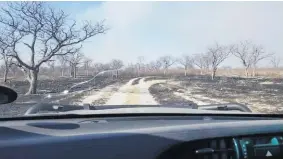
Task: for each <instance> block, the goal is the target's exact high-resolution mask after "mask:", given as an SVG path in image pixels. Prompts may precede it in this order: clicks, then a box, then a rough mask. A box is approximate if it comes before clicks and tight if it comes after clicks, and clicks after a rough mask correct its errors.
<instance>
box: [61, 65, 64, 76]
mask: <svg viewBox="0 0 283 159" xmlns="http://www.w3.org/2000/svg"><path fill="white" fill-rule="evenodd" d="M61 76H62V77H64V68H63V67H62V68H61Z"/></svg>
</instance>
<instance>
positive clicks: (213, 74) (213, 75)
mask: <svg viewBox="0 0 283 159" xmlns="http://www.w3.org/2000/svg"><path fill="white" fill-rule="evenodd" d="M215 74H216V69H215V68H214V69H212V72H211V79H212V80H214V78H215Z"/></svg>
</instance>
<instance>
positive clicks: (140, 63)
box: [137, 56, 144, 76]
mask: <svg viewBox="0 0 283 159" xmlns="http://www.w3.org/2000/svg"><path fill="white" fill-rule="evenodd" d="M143 65H144V57H143V56H139V57H138V60H137V73H138V76H140V72H141V68H142V67H143Z"/></svg>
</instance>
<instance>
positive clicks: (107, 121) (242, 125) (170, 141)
mask: <svg viewBox="0 0 283 159" xmlns="http://www.w3.org/2000/svg"><path fill="white" fill-rule="evenodd" d="M282 137H283V120H282V119H281V118H279V117H276V118H274V117H266V116H247V115H246V116H240V115H239V116H237V115H186V116H178V115H173V116H172V115H171V116H166V115H160V116H126V115H125V116H119V117H114V116H109V117H95V116H94V117H86V118H82V117H80V118H70V119H68V118H65V119H64V118H62V119H34V120H12V121H10V120H6V121H5V120H2V121H1V122H0V154H1V158H41V159H44V158H46V159H47V158H48V159H50V158H61V159H87V158H92V159H95V158H96V159H114V158H115V159H188V158H190V159H261V158H262V159H265V158H268V159H271V158H272V159H273V158H282V157H280V156H283V147H282V145H283V138H282Z"/></svg>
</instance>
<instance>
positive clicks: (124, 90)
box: [106, 78, 165, 105]
mask: <svg viewBox="0 0 283 159" xmlns="http://www.w3.org/2000/svg"><path fill="white" fill-rule="evenodd" d="M135 79H137V78H134V79H131V80H130V81H129V82H128V83H127V84H125V85H124V86H122V87H121V88H120V89H119V90H118V92H116V93H114V94H113V95H112V97H111V98H110V99H109V100H108V101H107V102H106V105H124V104H134V105H157V104H158V103H157V102H156V101H155V100H154V98H153V97H152V95H151V94H150V93H149V90H148V89H149V87H150V86H151V85H153V84H155V83H162V82H165V80H152V81H146V82H145V78H142V79H140V80H139V83H138V84H136V85H132V82H133V81H134V80H135Z"/></svg>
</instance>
